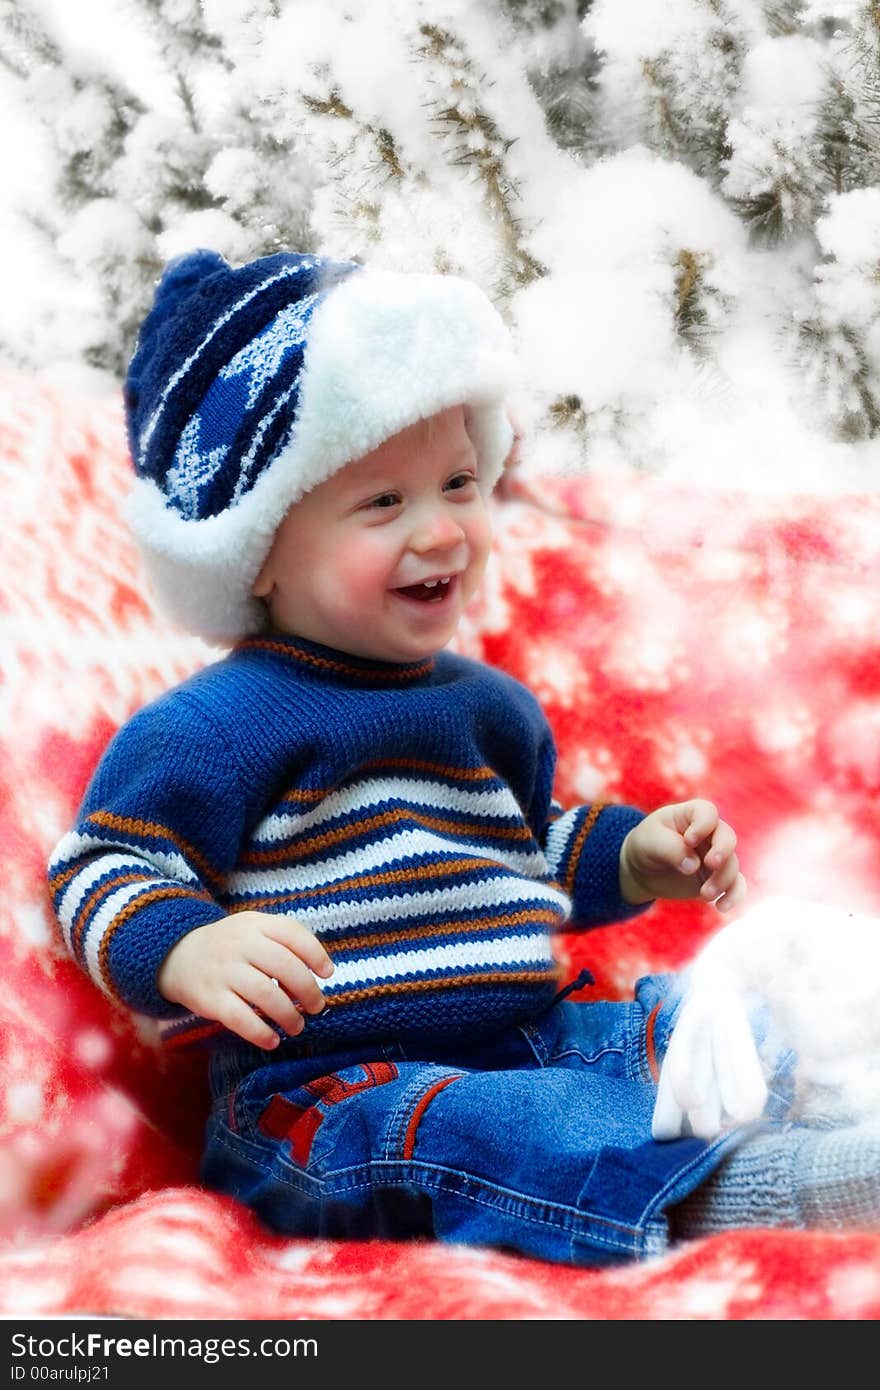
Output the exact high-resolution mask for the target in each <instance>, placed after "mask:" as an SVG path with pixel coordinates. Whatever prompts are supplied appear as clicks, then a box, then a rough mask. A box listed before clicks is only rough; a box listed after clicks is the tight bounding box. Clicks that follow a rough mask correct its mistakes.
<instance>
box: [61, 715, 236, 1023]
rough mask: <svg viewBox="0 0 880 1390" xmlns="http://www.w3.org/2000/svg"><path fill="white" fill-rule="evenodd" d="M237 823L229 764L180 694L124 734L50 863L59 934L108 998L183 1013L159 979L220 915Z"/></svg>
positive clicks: (151, 1010)
mask: <svg viewBox="0 0 880 1390" xmlns="http://www.w3.org/2000/svg"><path fill="white" fill-rule="evenodd" d="M244 818H245V801H244V796H243V794H242V791H241V787H240V784H239V778H238V774H237V769H236V766H235V763H234V760H233V759H232V757H231V756H230V753H229V750H228V749H227V748H226V747H225V745H224V744H223V743H222V742H221V739H220V735H219V733H218V731H217V730H216V729H215V728H214V726H213V724H212V723H211V721H210V720H209V718H208V717H207V716H206V715H205V714H204V713H203V712H202V711H201V710H200V709H199V707H198V706H197V705H196V704H195V703H194V702H193V701H191V700H190V699H189V698H188V697H187V696H186V695H184V694H182V693H181V692H180V691H172V692H171V693H170V694H168V695H166V696H164V697H162V699H160V700H158V701H156V702H155V704H153V705H150V706H147V708H146V709H144V710H142V711H140V713H138V714H136V715H135V716H134V718H133V719H132V720H130V721H129V723H128V724H126V725H124V726H123V728H122V729H120V731H119V732H118V733H117V735H116V737H115V738H114V739H113V741H112V743H111V744H110V746H109V748H108V749H107V751H106V753H105V755H104V757H103V759H102V761H101V763H100V765H99V767H98V769H97V771H96V773H95V775H94V777H93V779H92V782H91V784H90V786H89V788H88V790H87V792H86V796H85V799H84V801H83V804H82V807H81V808H80V812H79V815H78V817H77V820H76V823H75V825H74V827H73V829H72V830H71V831H70V832H69V833H68V834H67V835H65V836H64V837H63V838H62V839H61V841H60V842H59V844H58V845H57V847H56V849H55V851H54V853H53V855H52V858H51V860H50V863H49V887H50V891H51V894H52V899H53V905H54V908H55V914H56V916H57V918H58V922H59V925H60V927H61V931H62V935H63V937H64V941H65V943H66V945H67V947H68V950H69V951H70V952H71V954H72V955H73V957H74V959H75V960H76V961H77V963H78V964H79V965H80V966H81V967H82V968H83V969H84V970H85V971H86V972H87V973H88V974H89V975H90V976H91V977H92V979H93V980H94V981H95V983H96V984H98V985H99V986H100V988H101V989H103V990H104V991H105V993H107V994H109V995H110V996H111V997H112V998H114V999H117V1000H119V1001H121V1002H122V1003H123V1004H125V1005H127V1007H128V1008H130V1009H133V1010H135V1011H136V1012H138V1013H143V1014H148V1015H151V1016H153V1017H156V1018H173V1017H175V1016H176V1015H177V1014H178V1013H180V1008H179V1006H178V1005H176V1004H172V1003H169V1001H168V1000H166V999H164V998H163V997H162V996H161V995H160V994H159V992H158V990H157V988H156V976H157V973H158V971H159V967H160V966H161V964H162V962H163V960H164V959H165V956H166V955H167V954H168V952H169V950H170V949H171V947H172V946H174V945H175V944H176V942H178V941H179V940H180V939H181V937H183V936H185V935H186V934H187V932H190V931H192V930H193V929H194V928H195V927H199V926H203V925H205V924H206V923H208V922H214V921H216V920H217V919H218V918H219V917H222V916H224V915H225V909H224V908H223V907H222V906H221V903H220V900H219V896H218V895H219V894H220V893H221V891H222V885H223V881H224V876H225V874H226V873H227V872H228V871H229V869H230V868H231V867H232V865H233V864H234V863H235V861H236V858H237V855H238V850H239V845H240V843H241V839H242V836H243V833H244Z"/></svg>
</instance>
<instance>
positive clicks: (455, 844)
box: [227, 827, 547, 894]
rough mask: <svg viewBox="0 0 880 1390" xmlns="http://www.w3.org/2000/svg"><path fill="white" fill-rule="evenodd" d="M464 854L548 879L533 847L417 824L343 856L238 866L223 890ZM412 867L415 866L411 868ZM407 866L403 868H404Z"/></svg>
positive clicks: (302, 884) (333, 877)
mask: <svg viewBox="0 0 880 1390" xmlns="http://www.w3.org/2000/svg"><path fill="white" fill-rule="evenodd" d="M438 853H440V854H445V855H448V854H450V853H452V854H455V855H467V856H471V857H475V858H479V859H482V860H485V862H486V865H487V867H491V866H492V865H494V864H497V865H501V866H503V867H504V868H507V869H512V870H513V871H514V872H515V873H518V874H523V875H525V877H527V878H536V879H537V878H545V877H547V864H546V861H545V859H544V856H543V854H541V853H540V852H539V851H535V852H533V853H531V854H520V853H518V852H517V851H516V850H513V849H508V848H507V847H506V846H504V845H495V844H492V845H485V844H479V843H476V842H470V841H468V840H466V839H465V838H464V837H463V836H462V837H458V836H456V838H455V839H454V840H453V839H450V838H447V837H446V836H444V835H442V834H436V833H435V832H433V831H430V830H422V829H421V827H417V828H416V829H414V830H409V829H404V830H398V831H395V832H394V833H392V834H388V835H385V836H383V837H382V838H381V839H376V840H372V841H370V842H369V843H367V844H365V845H360V846H358V847H357V848H355V849H349V850H347V851H346V852H345V853H343V854H337V855H331V854H328V856H327V858H326V859H320V860H319V861H318V862H317V863H312V862H309V861H306V862H303V863H300V864H295V863H294V864H273V865H272V867H271V868H267V869H241V870H239V871H237V872H236V873H233V874H230V876H229V879H228V881H227V889H228V891H229V892H230V893H236V894H237V893H279V892H285V891H292V890H294V889H304V888H318V887H322V886H323V885H325V884H329V883H334V882H336V881H337V880H338V879H343V878H350V877H352V876H360V875H361V874H365V873H374V872H376V871H381V870H386V869H387V870H388V871H390V872H392V871H395V868H396V866H397V865H398V864H399V861H400V860H401V858H403V857H405V856H406V857H408V856H411V855H417V856H419V857H431V858H436V856H437V854H438ZM416 867H417V866H416ZM409 871H410V869H409V867H408V868H407V872H409ZM436 873H437V876H438V877H439V878H442V876H443V873H444V869H443V865H442V864H440V865H438V866H437V870H436Z"/></svg>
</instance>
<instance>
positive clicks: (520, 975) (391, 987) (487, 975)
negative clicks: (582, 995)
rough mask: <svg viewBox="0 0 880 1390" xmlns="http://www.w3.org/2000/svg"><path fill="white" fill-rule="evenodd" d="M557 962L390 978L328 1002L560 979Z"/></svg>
mask: <svg viewBox="0 0 880 1390" xmlns="http://www.w3.org/2000/svg"><path fill="white" fill-rule="evenodd" d="M561 978H562V972H561V970H560V968H559V966H554V965H548V967H547V969H546V970H510V971H503V970H493V971H484V972H483V973H482V974H473V975H434V976H432V977H431V979H430V980H406V981H401V980H391V981H389V982H388V983H387V984H383V985H366V986H364V988H363V989H348V990H346V991H345V993H344V994H331V995H329V996H328V1002H329V1004H330V1005H331V1006H332V1007H333V1008H334V1009H341V1008H344V1007H345V1006H346V1005H347V1004H364V1003H369V1002H370V1000H372V999H382V998H386V997H387V996H388V995H392V994H397V995H407V994H426V993H428V992H430V991H435V992H436V991H440V990H447V989H467V987H468V986H469V985H540V984H548V983H552V982H553V981H556V980H561Z"/></svg>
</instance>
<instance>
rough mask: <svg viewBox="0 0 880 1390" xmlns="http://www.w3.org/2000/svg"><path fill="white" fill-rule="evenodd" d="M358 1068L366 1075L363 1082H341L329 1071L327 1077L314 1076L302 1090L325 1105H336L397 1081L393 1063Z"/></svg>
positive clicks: (340, 1078) (368, 1063)
mask: <svg viewBox="0 0 880 1390" xmlns="http://www.w3.org/2000/svg"><path fill="white" fill-rule="evenodd" d="M360 1067H361V1070H362V1071H363V1072H365V1073H366V1080H364V1081H343V1079H342V1077H341V1076H338V1075H337V1074H336V1072H335V1071H331V1072H330V1073H329V1074H328V1075H327V1076H316V1077H315V1080H314V1081H307V1082H306V1084H305V1086H304V1087H303V1089H304V1090H306V1091H308V1092H309V1093H310V1094H311V1095H313V1096H317V1098H318V1099H319V1100H322V1101H323V1102H324V1104H325V1105H338V1104H339V1102H340V1101H341V1100H348V1097H349V1096H356V1095H357V1093H358V1091H369V1090H370V1089H371V1088H372V1087H373V1086H384V1085H386V1084H387V1082H389V1081H396V1080H397V1076H398V1071H397V1067H396V1066H395V1065H394V1063H393V1062H361V1063H360Z"/></svg>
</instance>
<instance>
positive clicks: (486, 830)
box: [240, 806, 534, 864]
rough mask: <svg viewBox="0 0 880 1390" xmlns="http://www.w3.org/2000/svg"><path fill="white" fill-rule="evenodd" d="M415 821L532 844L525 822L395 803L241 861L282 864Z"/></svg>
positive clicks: (254, 852) (460, 832)
mask: <svg viewBox="0 0 880 1390" xmlns="http://www.w3.org/2000/svg"><path fill="white" fill-rule="evenodd" d="M412 822H415V824H416V825H423V826H424V827H425V829H427V830H442V831H446V832H450V833H454V834H456V835H470V836H473V837H476V838H479V837H483V838H485V839H498V840H519V841H522V842H526V841H528V842H531V843H534V840H533V836H532V833H531V831H530V830H529V828H528V826H525V825H499V826H492V825H486V824H484V823H483V822H482V821H471V820H461V821H456V820H446V819H444V818H443V817H441V816H427V815H424V814H423V813H422V812H420V811H414V810H412V809H410V808H409V807H405V806H395V807H393V808H392V809H391V810H390V811H382V812H381V813H380V814H379V815H375V816H367V817H366V818H365V819H364V820H360V821H356V822H353V823H352V824H350V825H343V826H339V827H338V828H337V829H336V830H326V831H324V832H323V834H321V835H313V836H312V837H311V838H310V839H308V840H300V841H299V842H298V843H295V844H292V845H288V846H285V847H284V848H282V849H252V850H249V851H248V852H247V854H243V855H242V857H241V860H240V862H241V863H242V864H283V863H285V862H286V861H288V860H291V859H302V858H304V857H305V856H306V855H313V854H317V853H319V852H320V851H321V850H324V849H330V848H332V847H333V846H334V845H339V844H343V843H344V842H345V841H346V840H353V839H356V838H357V836H358V835H363V834H365V833H366V832H367V831H370V830H379V829H381V828H382V827H383V826H388V825H405V824H411V823H412Z"/></svg>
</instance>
